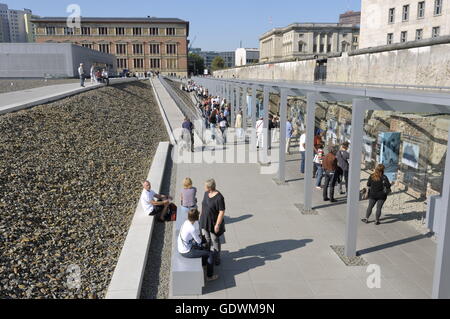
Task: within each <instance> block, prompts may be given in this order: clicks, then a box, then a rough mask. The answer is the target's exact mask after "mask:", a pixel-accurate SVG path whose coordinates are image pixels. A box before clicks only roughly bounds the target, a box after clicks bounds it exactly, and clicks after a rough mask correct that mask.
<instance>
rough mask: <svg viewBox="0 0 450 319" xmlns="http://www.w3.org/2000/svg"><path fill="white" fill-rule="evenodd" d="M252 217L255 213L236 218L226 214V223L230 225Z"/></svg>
mask: <svg viewBox="0 0 450 319" xmlns="http://www.w3.org/2000/svg"><path fill="white" fill-rule="evenodd" d="M252 217H253V215H250V214H249V215H243V216H240V217H236V218H234V217H228V216H225V224H227V225H230V224H236V223H240V222H242V221H244V220H247V219H250V218H252Z"/></svg>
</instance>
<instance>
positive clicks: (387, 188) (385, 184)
mask: <svg viewBox="0 0 450 319" xmlns="http://www.w3.org/2000/svg"><path fill="white" fill-rule="evenodd" d="M383 192H384V193H385V194H386V196H389V195H390V194H391V193H392V190H391V182H390V181H389V179H388V178H387V177H386V176H384V177H383Z"/></svg>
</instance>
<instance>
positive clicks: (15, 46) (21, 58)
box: [0, 43, 116, 78]
mask: <svg viewBox="0 0 450 319" xmlns="http://www.w3.org/2000/svg"><path fill="white" fill-rule="evenodd" d="M80 63H84V64H85V65H84V67H85V72H86V73H89V68H90V67H91V65H92V63H105V64H109V65H111V66H112V67H113V72H114V71H115V70H116V60H115V57H114V56H113V55H110V54H105V53H102V52H98V51H93V50H90V49H87V48H83V47H79V46H75V45H72V44H70V43H67V44H66V43H2V44H0V77H3V78H42V77H45V76H52V77H62V78H64V77H77V76H78V72H77V68H78V66H79V64H80ZM113 72H110V74H112V73H113Z"/></svg>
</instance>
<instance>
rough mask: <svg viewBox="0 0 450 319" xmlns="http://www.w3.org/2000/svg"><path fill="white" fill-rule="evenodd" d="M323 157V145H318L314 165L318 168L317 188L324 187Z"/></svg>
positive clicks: (316, 175)
mask: <svg viewBox="0 0 450 319" xmlns="http://www.w3.org/2000/svg"><path fill="white" fill-rule="evenodd" d="M323 159H324V151H323V146H322V145H318V146H317V148H316V155H315V156H314V167H315V168H316V174H315V175H314V176H315V177H316V188H317V189H320V190H321V189H322V179H323V167H322V164H323Z"/></svg>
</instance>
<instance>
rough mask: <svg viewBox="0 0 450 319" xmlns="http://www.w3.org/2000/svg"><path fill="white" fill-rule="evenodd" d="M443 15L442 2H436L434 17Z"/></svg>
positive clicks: (435, 0) (439, 0)
mask: <svg viewBox="0 0 450 319" xmlns="http://www.w3.org/2000/svg"><path fill="white" fill-rule="evenodd" d="M441 14H442V0H434V15H435V16H438V15H441Z"/></svg>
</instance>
